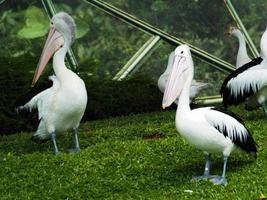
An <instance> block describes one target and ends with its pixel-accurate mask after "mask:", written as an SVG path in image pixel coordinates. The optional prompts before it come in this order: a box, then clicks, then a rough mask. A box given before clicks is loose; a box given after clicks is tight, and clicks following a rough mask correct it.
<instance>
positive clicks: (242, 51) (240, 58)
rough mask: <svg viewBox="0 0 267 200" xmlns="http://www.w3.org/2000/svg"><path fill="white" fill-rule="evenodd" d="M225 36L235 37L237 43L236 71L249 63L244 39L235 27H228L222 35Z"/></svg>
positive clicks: (249, 59)
mask: <svg viewBox="0 0 267 200" xmlns="http://www.w3.org/2000/svg"><path fill="white" fill-rule="evenodd" d="M224 34H225V35H227V36H230V35H233V36H235V37H237V39H238V42H239V47H238V52H237V56H236V65H235V66H236V69H237V68H239V67H241V66H243V65H244V64H246V63H248V62H250V61H251V58H250V57H249V56H248V53H247V46H246V39H245V36H244V34H243V33H242V32H241V31H240V30H239V29H238V28H237V27H235V26H229V28H228V29H227V31H226V32H225V33H224Z"/></svg>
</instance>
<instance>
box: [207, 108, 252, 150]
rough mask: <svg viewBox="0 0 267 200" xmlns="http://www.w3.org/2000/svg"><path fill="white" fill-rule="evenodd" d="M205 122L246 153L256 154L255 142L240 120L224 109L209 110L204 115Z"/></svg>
mask: <svg viewBox="0 0 267 200" xmlns="http://www.w3.org/2000/svg"><path fill="white" fill-rule="evenodd" d="M205 119H206V120H207V122H208V123H209V124H210V125H212V126H213V127H214V128H216V129H217V130H218V131H219V132H220V133H222V134H223V135H224V136H225V137H229V138H230V139H231V140H232V142H233V143H234V144H235V145H237V146H238V147H240V148H241V149H243V150H244V151H246V152H254V153H256V152H257V147H256V145H257V144H256V142H255V141H254V139H253V138H252V136H251V134H250V132H249V130H248V129H247V128H246V127H245V126H244V125H243V124H242V120H241V119H240V118H239V117H238V116H236V115H235V114H234V113H232V112H230V111H228V110H226V109H218V108H211V109H209V110H208V111H207V112H206V114H205Z"/></svg>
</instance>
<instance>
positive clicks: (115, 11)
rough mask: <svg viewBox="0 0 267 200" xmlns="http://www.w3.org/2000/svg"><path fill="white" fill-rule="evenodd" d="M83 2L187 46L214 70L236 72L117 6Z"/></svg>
mask: <svg viewBox="0 0 267 200" xmlns="http://www.w3.org/2000/svg"><path fill="white" fill-rule="evenodd" d="M83 2H85V3H88V4H90V5H93V6H95V7H96V8H98V9H100V10H103V11H104V12H106V13H108V14H110V15H112V16H114V17H117V18H119V19H120V20H122V21H124V22H126V23H128V24H130V25H132V26H135V27H137V28H139V29H140V30H142V31H145V32H147V33H149V34H152V35H156V36H159V37H160V38H161V39H162V40H163V41H165V42H167V43H169V44H171V45H174V46H178V45H181V44H187V45H188V46H189V47H190V48H191V51H192V54H193V55H194V56H196V57H198V58H200V59H201V60H203V61H205V62H207V63H209V64H210V65H211V66H213V67H214V68H216V69H218V70H220V71H222V72H225V73H230V72H232V71H233V70H234V66H233V65H232V64H230V63H228V62H226V61H224V60H222V59H219V58H217V57H216V56H214V55H211V54H209V53H208V52H206V51H203V50H201V49H199V48H197V47H195V46H193V45H191V44H189V43H187V42H185V41H183V40H181V39H178V38H176V37H174V36H172V35H170V34H168V33H166V32H165V31H162V30H161V29H158V28H156V27H154V26H152V25H150V24H148V23H146V22H144V21H142V20H140V19H138V18H137V17H135V16H132V15H130V14H129V13H126V12H124V11H122V10H120V9H118V8H116V7H115V6H113V5H111V4H108V3H106V2H104V1H102V0H83Z"/></svg>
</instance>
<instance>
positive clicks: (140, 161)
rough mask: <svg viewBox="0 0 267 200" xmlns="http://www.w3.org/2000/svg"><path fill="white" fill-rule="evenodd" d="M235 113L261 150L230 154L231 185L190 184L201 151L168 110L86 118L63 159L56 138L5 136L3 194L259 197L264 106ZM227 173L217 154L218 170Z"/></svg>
mask: <svg viewBox="0 0 267 200" xmlns="http://www.w3.org/2000/svg"><path fill="white" fill-rule="evenodd" d="M235 111H236V112H238V113H239V114H241V115H242V117H243V118H244V119H245V123H246V125H247V127H248V128H249V129H250V130H251V131H252V133H253V136H254V138H255V140H256V141H257V142H258V144H259V153H258V159H257V160H256V161H255V160H254V159H253V157H251V156H249V155H247V154H246V153H240V152H238V153H233V154H231V157H230V159H229V163H228V169H227V174H226V175H227V178H228V182H229V184H228V185H227V186H226V187H224V186H214V185H213V184H212V183H210V182H209V181H200V182H194V181H191V177H192V176H194V175H200V174H202V172H203V167H204V156H203V153H202V152H201V151H198V150H196V149H194V148H193V147H191V146H190V145H189V144H188V143H187V142H186V141H185V140H184V139H182V138H181V137H180V135H179V134H178V133H177V131H176V129H175V126H174V114H175V113H174V111H166V112H156V113H148V114H140V115H133V116H128V117H120V118H111V119H107V120H101V121H93V122H87V123H83V124H81V126H80V129H79V134H80V144H81V148H82V151H81V152H79V153H77V154H69V153H67V152H66V149H67V148H69V147H71V146H72V136H71V134H70V133H69V134H66V135H63V136H61V137H60V138H59V139H58V145H59V148H60V150H61V151H62V153H61V154H60V155H59V156H54V155H53V154H52V146H51V145H52V144H51V142H47V143H45V144H41V145H39V144H35V143H33V142H32V141H30V137H31V135H32V134H30V133H23V134H14V135H10V136H3V137H1V138H0V148H1V151H0V167H1V170H0V177H1V178H0V199H1V200H4V199H213V200H215V199H242V200H243V199H249V200H251V199H259V198H260V195H261V194H265V195H267V150H266V147H267V133H266V130H267V123H266V122H267V119H266V118H265V116H264V115H263V114H262V112H261V111H257V112H250V113H248V112H245V111H243V110H242V109H236V110H235ZM154 134H157V135H158V136H159V137H156V138H153V137H150V136H151V135H154ZM221 170H222V156H221V155H215V156H214V157H213V165H212V173H214V174H221ZM185 190H193V193H192V194H190V193H187V192H185Z"/></svg>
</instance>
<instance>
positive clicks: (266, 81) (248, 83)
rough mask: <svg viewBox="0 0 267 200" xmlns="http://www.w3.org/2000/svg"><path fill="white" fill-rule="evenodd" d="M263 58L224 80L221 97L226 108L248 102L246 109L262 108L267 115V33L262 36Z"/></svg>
mask: <svg viewBox="0 0 267 200" xmlns="http://www.w3.org/2000/svg"><path fill="white" fill-rule="evenodd" d="M260 47H261V57H259V58H256V59H253V60H252V61H250V62H248V63H246V64H244V65H243V66H241V67H239V68H237V69H236V70H235V71H234V72H232V73H231V74H230V75H228V77H226V79H225V80H224V82H223V84H222V87H221V91H220V93H221V95H222V97H223V104H224V106H225V107H228V106H230V105H238V104H240V103H243V102H244V101H246V100H247V99H248V101H247V103H246V109H248V110H252V109H255V108H257V107H259V106H262V107H263V109H264V111H265V114H266V115H267V105H266V102H267V99H266V98H267V59H266V58H267V31H265V32H264V33H263V35H262V38H261V42H260Z"/></svg>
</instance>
